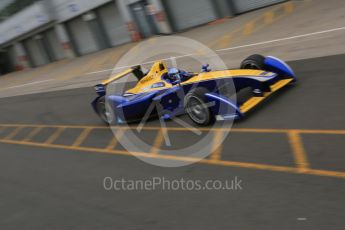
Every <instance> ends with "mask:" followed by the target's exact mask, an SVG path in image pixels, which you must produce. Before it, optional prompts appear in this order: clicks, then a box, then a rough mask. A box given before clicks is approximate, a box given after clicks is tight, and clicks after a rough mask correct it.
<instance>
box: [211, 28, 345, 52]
mask: <svg viewBox="0 0 345 230" xmlns="http://www.w3.org/2000/svg"><path fill="white" fill-rule="evenodd" d="M339 30H345V27H338V28H334V29H330V30H323V31H318V32H313V33H308V34H301V35H296V36H292V37H286V38H279V39H274V40H270V41H265V42H258V43H252V44H248V45H242V46H236V47H229V48H225V49H219V50H216V51H218V52H219V51H227V50H235V49H241V48H247V47H252V46H258V45H265V44H269V43H275V42H281V41H287V40H293V39H296V38H304V37H310V36H314V35H319V34H325V33H331V32H335V31H339Z"/></svg>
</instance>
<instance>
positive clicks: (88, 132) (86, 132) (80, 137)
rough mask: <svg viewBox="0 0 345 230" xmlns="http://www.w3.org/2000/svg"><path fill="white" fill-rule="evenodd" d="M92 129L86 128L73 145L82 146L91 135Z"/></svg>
mask: <svg viewBox="0 0 345 230" xmlns="http://www.w3.org/2000/svg"><path fill="white" fill-rule="evenodd" d="M91 131H92V128H86V129H84V130H83V131H82V132H81V133H80V135H79V136H78V138H77V139H76V140H75V141H74V143H73V144H72V146H75V147H76V146H80V145H81V144H82V143H83V141H84V140H85V139H86V138H87V136H88V135H89V134H90V133H91Z"/></svg>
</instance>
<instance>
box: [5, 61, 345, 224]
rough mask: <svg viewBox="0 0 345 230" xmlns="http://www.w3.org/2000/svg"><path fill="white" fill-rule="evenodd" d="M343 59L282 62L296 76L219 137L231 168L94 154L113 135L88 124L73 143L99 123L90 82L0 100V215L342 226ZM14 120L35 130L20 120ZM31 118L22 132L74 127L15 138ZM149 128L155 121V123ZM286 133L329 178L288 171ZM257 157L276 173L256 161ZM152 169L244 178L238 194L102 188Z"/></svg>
mask: <svg viewBox="0 0 345 230" xmlns="http://www.w3.org/2000/svg"><path fill="white" fill-rule="evenodd" d="M344 57H345V55H337V56H330V57H324V58H316V59H309V60H303V61H296V62H290V63H289V64H290V65H291V66H292V67H293V69H294V70H295V71H296V74H297V76H298V79H299V82H298V84H297V85H296V86H293V87H289V88H286V89H284V90H283V91H282V92H280V93H279V94H278V95H274V96H273V97H272V98H270V99H269V100H268V101H267V102H265V103H264V104H263V105H261V106H260V107H259V108H258V109H256V110H255V111H254V112H253V113H251V114H249V116H248V117H247V118H246V119H245V120H243V121H240V122H237V123H235V125H234V128H235V129H237V132H236V131H235V132H234V133H232V135H231V136H230V139H229V140H227V141H226V142H225V144H224V145H223V146H222V149H221V153H220V156H219V157H220V159H221V160H222V161H226V162H232V165H231V164H230V163H228V165H221V164H202V163H201V164H193V165H190V166H186V167H182V168H177V169H166V168H160V167H155V166H151V165H147V164H145V163H143V162H141V161H139V160H138V159H137V158H134V157H131V156H128V154H122V155H121V154H111V155H108V154H104V153H107V152H109V149H108V150H106V151H103V152H100V151H98V150H97V149H96V148H99V149H107V147H108V145H109V144H110V142H109V141H111V135H109V132H108V133H97V134H96V135H93V134H94V133H91V135H90V136H89V137H88V138H85V139H84V140H83V141H82V142H81V143H80V145H79V146H75V145H74V144H75V142H76V140H77V139H78V137H80V134H81V133H82V132H83V130H85V128H88V127H91V126H100V125H101V123H100V121H99V119H98V117H97V116H96V115H94V114H93V113H92V110H91V108H90V106H89V102H90V101H91V100H92V98H93V97H94V93H93V89H89V88H83V89H77V90H68V91H59V92H52V93H44V94H33V95H26V96H19V97H12V98H4V99H1V100H0V105H1V108H2V111H6V113H5V112H3V113H1V114H0V121H1V122H0V123H1V124H3V125H4V126H6V125H7V126H8V125H9V124H12V126H11V127H10V128H5V129H2V130H1V131H0V132H1V137H0V139H1V140H2V141H0V142H1V144H0V146H1V155H0V156H1V158H2V159H1V161H0V162H1V167H0V168H1V169H0V170H1V173H0V175H1V181H2V182H3V189H2V190H1V191H0V192H1V197H3V198H2V201H3V204H5V205H6V207H9V208H7V209H6V210H5V209H1V212H2V213H1V214H2V216H4V217H5V218H4V220H5V224H6V226H7V227H10V226H14V228H15V227H19V226H22V225H24V224H25V225H26V226H29V228H30V227H31V228H44V227H47V226H49V225H52V224H54V226H60V227H62V226H64V227H66V226H68V227H73V228H74V229H78V228H80V229H95V228H110V227H113V228H114V227H117V228H133V227H134V226H138V225H139V224H140V225H142V226H144V227H149V228H151V229H162V228H165V229H172V228H173V225H174V223H175V224H176V223H178V224H179V226H181V227H182V228H188V227H192V228H200V229H203V228H205V226H207V227H208V228H211V227H215V226H216V227H217V229H219V228H229V227H233V228H237V229H241V228H242V229H247V228H249V226H253V225H255V226H256V228H265V229H277V228H278V229H285V228H286V229H291V228H293V227H294V228H296V229H324V228H327V227H329V225H330V224H332V227H334V229H336V228H337V226H338V228H339V229H340V227H341V226H342V220H343V217H344V213H345V212H344V211H345V210H344V207H343V205H342V204H343V203H344V196H343V191H344V188H345V187H344V186H345V184H344V179H343V178H342V177H341V176H340V177H339V176H334V175H339V173H344V171H345V167H344V165H345V162H344V159H343V150H344V138H345V136H344V135H343V132H344V130H345V122H344V116H343V114H344V112H345V111H344V110H345V109H344V106H342V104H343V102H342V99H343V98H344V96H345V93H344V87H343V85H344V77H343V76H342V75H343V72H344V67H343V65H342V62H343V60H344ZM22 124H30V125H33V127H29V128H27V127H25V128H23V129H19V128H18V127H21V125H22ZM40 125H41V126H42V127H43V128H42V130H40V131H39V132H38V133H37V135H33V136H32V140H34V141H35V142H36V143H43V144H44V143H45V144H47V143H46V142H47V140H48V139H49V138H50V137H51V136H52V135H53V134H54V132H56V129H57V128H59V127H62V126H66V125H67V126H76V125H77V126H81V127H80V129H78V130H76V129H73V130H74V131H73V132H74V133H73V132H70V130H69V129H67V132H66V133H65V134H64V133H60V135H56V139H55V140H53V141H51V143H48V144H50V145H60V146H62V147H56V146H55V147H54V146H49V145H46V146H39V145H29V144H27V143H26V144H25V143H24V142H23V141H24V140H25V139H26V138H28V135H30V133H33V130H35V128H37V127H40ZM51 125H54V126H56V127H55V128H54V127H49V126H51ZM151 125H152V126H153V127H154V126H157V125H158V122H152V123H151ZM171 126H173V127H174V124H171ZM26 128H27V129H26ZM102 130H103V129H102ZM263 130H266V131H265V132H264V131H263ZM296 130H297V134H298V138H297V140H300V141H301V143H302V144H303V149H304V153H305V154H306V159H307V163H308V167H310V168H312V169H313V170H318V171H317V172H325V171H326V172H329V171H331V172H335V174H334V175H333V176H332V175H330V174H329V175H328V176H327V175H311V174H307V173H303V170H302V171H299V170H298V166H299V165H298V164H296V157H295V155H294V151H296V149H297V152H298V145H297V147H296V145H293V144H291V136H290V137H289V133H290V135H291V132H296ZM303 130H304V132H303ZM305 130H308V132H306V131H305ZM325 130H328V133H325ZM250 131H251V132H250ZM269 131H271V132H269ZM300 131H301V132H300ZM92 132H94V131H92ZM293 134H296V133H293ZM293 134H292V136H293ZM92 135H93V136H92ZM156 135H157V133H155V132H153V133H152V134H151V135H148V137H149V139H151V140H152V141H154V139H155V138H156ZM186 137H187V138H188V135H186ZM289 138H290V139H289ZM105 140H107V141H105ZM26 142H28V140H26ZM68 146H74V148H69V147H68ZM294 146H295V148H296V149H294ZM78 147H79V149H78ZM115 149H116V148H115ZM110 152H111V151H110ZM233 162H237V164H234V163H233ZM297 162H298V161H297ZM248 165H251V166H253V165H254V166H258V167H257V168H255V167H254V166H253V167H246V166H248ZM226 166H228V167H226ZM267 166H269V167H274V168H275V169H277V170H266V169H267ZM260 167H261V169H260ZM265 167H266V169H265ZM271 169H272V168H271ZM278 169H287V170H278ZM294 170H296V171H294ZM304 172H305V171H304ZM155 175H164V176H166V177H167V178H176V177H186V178H193V179H196V178H222V179H225V178H229V177H231V176H234V175H236V176H239V177H241V178H242V179H243V181H244V182H245V183H244V184H245V185H246V187H244V190H243V191H240V192H238V193H229V192H225V191H208V192H189V193H185V192H182V191H177V192H176V191H175V192H157V191H151V192H118V193H114V192H107V191H105V190H104V189H103V188H102V185H101V183H102V179H103V178H104V177H105V176H116V177H129V178H149V177H153V176H155ZM6 198H10V199H6ZM148 209H149V210H150V211H149V212H148V211H147V210H148ZM18 210H20V212H18ZM47 210H49V211H47ZM66 210H67V211H66ZM18 213H19V214H18ZM90 216H91V217H90ZM201 216H202V217H203V218H200V217H201ZM38 218H40V221H38ZM298 218H307V221H304V222H301V221H298ZM211 223H212V224H211ZM287 226H289V227H287Z"/></svg>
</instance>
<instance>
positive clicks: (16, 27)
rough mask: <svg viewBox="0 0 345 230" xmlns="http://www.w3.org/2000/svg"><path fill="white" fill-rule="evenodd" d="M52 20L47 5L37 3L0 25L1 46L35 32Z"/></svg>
mask: <svg viewBox="0 0 345 230" xmlns="http://www.w3.org/2000/svg"><path fill="white" fill-rule="evenodd" d="M52 20H53V19H52V18H51V16H50V15H49V13H48V11H47V9H46V7H45V4H44V3H42V2H37V3H36V4H34V5H31V6H30V7H28V8H26V9H24V10H23V11H20V12H19V13H17V14H15V15H13V16H12V17H10V18H9V19H7V20H6V21H4V22H3V23H1V24H0V44H3V43H5V42H7V41H9V40H11V39H14V38H15V37H18V36H20V35H22V34H25V33H27V32H29V31H31V30H34V29H36V28H38V27H40V26H42V25H44V24H46V23H48V22H50V21H52Z"/></svg>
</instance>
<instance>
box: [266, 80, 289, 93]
mask: <svg viewBox="0 0 345 230" xmlns="http://www.w3.org/2000/svg"><path fill="white" fill-rule="evenodd" d="M292 81H293V79H292V78H290V79H284V80H280V81H278V82H276V83H275V84H273V85H271V87H270V88H271V92H275V91H277V90H279V89H281V88H283V87H284V86H286V85H287V84H289V83H290V82H292Z"/></svg>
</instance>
